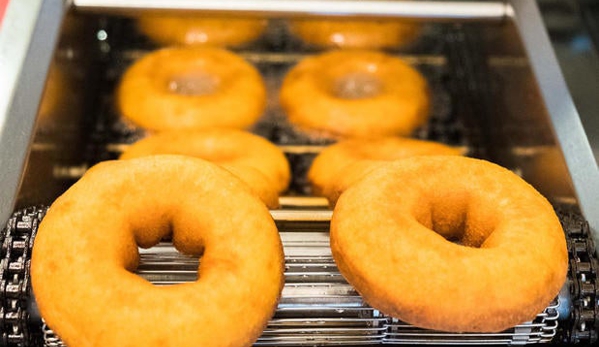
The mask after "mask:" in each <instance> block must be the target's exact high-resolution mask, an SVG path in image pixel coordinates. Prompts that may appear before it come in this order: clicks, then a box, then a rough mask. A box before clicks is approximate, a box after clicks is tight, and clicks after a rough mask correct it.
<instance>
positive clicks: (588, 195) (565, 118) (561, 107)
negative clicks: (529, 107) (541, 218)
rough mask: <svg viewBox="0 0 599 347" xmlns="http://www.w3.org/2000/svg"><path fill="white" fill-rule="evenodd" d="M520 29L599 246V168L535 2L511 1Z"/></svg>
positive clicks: (557, 137)
mask: <svg viewBox="0 0 599 347" xmlns="http://www.w3.org/2000/svg"><path fill="white" fill-rule="evenodd" d="M510 3H511V5H512V7H513V9H514V11H513V14H512V15H513V21H514V23H515V24H516V27H517V28H518V31H519V34H520V37H521V39H522V42H523V43H524V48H525V50H526V54H527V55H528V59H529V61H530V66H531V68H532V70H533V73H534V75H535V77H536V80H537V81H538V85H539V89H540V92H541V96H542V97H543V100H544V102H545V105H546V107H547V112H548V114H549V118H550V121H551V124H552V126H553V130H554V132H555V137H556V139H557V141H558V142H559V147H560V148H561V150H562V153H563V155H564V159H565V161H566V164H567V167H568V170H569V172H570V177H571V178H572V183H573V185H574V190H575V193H576V196H577V198H578V202H579V205H580V209H581V210H582V213H583V215H584V216H585V218H586V219H587V220H588V222H589V225H590V227H591V233H592V237H593V239H594V241H595V244H599V168H598V166H597V162H596V161H595V157H594V156H593V151H592V149H591V146H590V144H589V141H588V139H587V136H586V133H585V130H584V128H583V126H582V122H581V120H580V116H579V115H578V111H577V110H576V106H575V105H574V101H573V100H572V96H571V95H570V92H569V91H568V86H567V85H566V82H565V79H564V76H563V74H562V72H561V70H560V67H559V63H558V61H557V58H556V56H555V53H554V51H553V47H552V46H551V41H550V40H549V36H548V34H547V32H546V30H545V27H544V25H543V21H542V18H541V14H540V12H539V9H538V7H537V5H536V3H535V1H519V0H510Z"/></svg>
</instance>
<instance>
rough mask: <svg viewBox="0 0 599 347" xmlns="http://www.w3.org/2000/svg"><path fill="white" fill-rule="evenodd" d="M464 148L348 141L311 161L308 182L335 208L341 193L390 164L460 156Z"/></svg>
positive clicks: (395, 139)
mask: <svg viewBox="0 0 599 347" xmlns="http://www.w3.org/2000/svg"><path fill="white" fill-rule="evenodd" d="M462 153H463V150H462V149H461V148H457V147H452V146H448V145H445V144H442V143H439V142H433V141H426V140H418V139H411V138H405V137H396V136H393V137H381V138H377V139H347V140H342V141H339V142H337V143H335V144H333V145H330V146H328V147H326V148H325V149H323V150H322V151H321V152H320V153H319V154H318V155H317V156H316V157H315V158H314V161H312V165H310V169H309V170H308V174H307V177H308V181H309V182H310V185H311V188H312V193H313V194H315V195H318V196H324V197H326V198H327V199H328V200H329V203H330V204H331V205H332V206H334V204H335V201H336V200H337V198H338V197H339V194H341V192H343V191H344V190H346V189H347V187H349V186H350V185H352V184H353V183H354V182H356V181H357V180H359V179H360V178H362V177H363V176H365V175H366V174H367V173H368V172H370V171H371V170H373V169H374V168H376V167H377V166H379V165H382V164H384V163H386V162H388V161H393V160H399V159H404V158H408V157H412V156H417V155H461V154H462Z"/></svg>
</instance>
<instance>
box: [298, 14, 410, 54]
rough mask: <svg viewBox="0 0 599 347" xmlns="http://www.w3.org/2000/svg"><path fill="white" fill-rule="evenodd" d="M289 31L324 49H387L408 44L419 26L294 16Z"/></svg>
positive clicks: (401, 23) (396, 22)
mask: <svg viewBox="0 0 599 347" xmlns="http://www.w3.org/2000/svg"><path fill="white" fill-rule="evenodd" d="M289 29H290V31H291V33H292V34H293V35H295V36H297V37H299V38H300V39H301V40H302V41H303V42H305V43H307V44H310V45H313V46H316V47H324V48H333V47H334V48H344V49H347V48H351V49H387V48H400V47H403V46H406V45H408V44H410V43H412V42H413V41H414V40H415V39H416V38H417V37H418V36H419V35H420V32H421V31H422V29H421V26H420V25H418V24H416V23H413V22H407V21H399V20H345V19H344V20H331V19H297V20H293V21H290V22H289Z"/></svg>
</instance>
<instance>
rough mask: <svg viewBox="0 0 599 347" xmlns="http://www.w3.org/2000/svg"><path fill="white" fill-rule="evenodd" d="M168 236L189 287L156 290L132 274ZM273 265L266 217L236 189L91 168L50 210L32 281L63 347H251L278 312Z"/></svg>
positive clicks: (124, 163) (126, 166) (197, 163)
mask: <svg viewBox="0 0 599 347" xmlns="http://www.w3.org/2000/svg"><path fill="white" fill-rule="evenodd" d="M169 236H170V237H172V240H173V244H174V246H175V247H176V248H177V250H179V251H180V252H182V253H184V254H189V255H195V256H200V255H201V261H200V266H199V269H198V274H199V276H198V277H199V279H198V280H197V281H195V282H190V283H183V284H175V285H170V286H154V285H152V284H151V283H150V282H148V281H146V280H144V279H143V278H141V277H139V276H137V275H135V274H134V273H133V271H134V270H135V269H136V267H137V265H138V261H139V253H138V247H143V248H149V247H152V246H153V245H155V244H157V243H158V242H159V241H161V239H163V238H165V237H169ZM283 259H284V257H283V248H282V244H281V240H280V238H279V235H278V231H277V228H276V226H275V224H274V222H273V220H272V217H271V216H270V214H269V212H268V209H267V208H266V207H265V206H264V204H263V203H262V202H261V201H260V200H259V199H258V198H256V197H255V196H254V195H253V194H252V193H251V192H250V191H249V189H248V188H247V186H246V185H245V184H244V183H242V182H241V181H240V180H239V179H237V178H236V177H234V176H233V175H232V174H230V173H229V172H227V171H226V170H224V169H222V168H220V167H218V166H217V165H215V164H212V163H209V162H207V161H204V160H201V159H197V158H192V157H186V156H151V157H144V158H137V159H131V160H116V161H109V162H103V163H100V164H98V165H96V166H94V167H92V168H91V169H90V170H88V172H87V173H86V174H85V175H84V176H83V177H82V178H81V179H80V180H79V181H78V182H77V183H75V184H74V185H73V186H72V187H71V188H69V189H68V190H67V191H66V192H65V193H64V194H63V195H62V196H60V197H59V198H58V199H57V200H56V201H55V202H54V203H53V204H52V206H51V207H50V208H49V210H48V212H47V214H46V216H45V218H44V219H43V220H42V222H41V224H40V227H39V230H38V233H37V236H36V238H35V244H34V247H33V254H32V260H31V262H32V263H31V280H32V285H33V292H34V294H35V297H36V302H37V305H38V307H39V310H40V313H41V315H42V316H43V317H44V319H45V320H46V322H47V324H48V325H49V326H50V328H51V329H52V330H54V331H55V332H56V333H57V334H58V335H59V336H60V338H61V339H62V340H63V341H64V342H65V343H66V345H68V346H208V345H210V346H251V345H252V343H253V342H254V341H255V340H256V339H257V338H258V337H259V336H260V334H261V333H262V331H263V329H264V327H265V326H266V323H267V321H268V319H269V318H270V317H271V316H272V314H273V313H274V310H275V308H276V305H277V302H278V299H279V297H280V293H281V290H282V287H283V268H284V264H283V262H284V260H283ZM232 326H234V327H235V329H233V330H231V327H232Z"/></svg>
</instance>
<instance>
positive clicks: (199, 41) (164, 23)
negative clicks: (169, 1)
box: [137, 14, 268, 47]
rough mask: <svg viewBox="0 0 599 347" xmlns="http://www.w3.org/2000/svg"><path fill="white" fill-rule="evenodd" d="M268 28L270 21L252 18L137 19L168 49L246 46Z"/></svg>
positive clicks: (145, 31)
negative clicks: (191, 46) (179, 47)
mask: <svg viewBox="0 0 599 347" xmlns="http://www.w3.org/2000/svg"><path fill="white" fill-rule="evenodd" d="M267 25H268V21H267V20H264V19H250V18H212V17H210V18H208V17H199V16H194V15H165V14H161V15H144V16H141V17H139V18H137V28H138V29H139V31H140V32H142V33H143V34H144V35H146V36H147V37H149V38H150V39H151V40H152V41H154V42H156V43H158V44H160V45H164V46H189V45H193V46H199V45H206V46H215V47H238V46H243V45H245V44H248V43H251V42H253V41H255V40H257V39H258V38H259V37H260V36H261V35H262V34H263V33H264V31H265V29H266V27H267Z"/></svg>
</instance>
